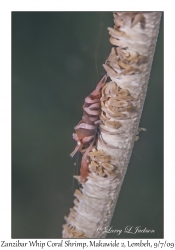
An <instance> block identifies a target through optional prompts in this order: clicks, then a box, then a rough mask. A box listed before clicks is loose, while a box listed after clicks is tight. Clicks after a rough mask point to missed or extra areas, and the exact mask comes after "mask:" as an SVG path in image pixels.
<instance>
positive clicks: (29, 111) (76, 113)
mask: <svg viewBox="0 0 175 250" xmlns="http://www.w3.org/2000/svg"><path fill="white" fill-rule="evenodd" d="M107 27H113V16H112V13H111V12H12V238H39V239H42V238H61V232H62V224H64V223H65V222H64V216H65V215H68V213H69V209H70V207H72V205H73V192H74V189H75V188H76V187H77V184H76V181H74V180H73V175H74V174H77V171H78V170H77V168H76V166H74V161H75V159H71V157H70V156H69V155H70V153H71V152H72V151H73V149H74V147H75V145H76V143H75V141H74V140H73V139H72V133H73V132H74V126H75V125H77V123H78V122H79V121H80V119H81V117H82V105H83V103H84V99H85V97H86V96H87V95H89V94H90V93H91V92H92V91H93V90H94V88H95V86H96V84H97V83H98V81H99V80H100V78H101V77H102V76H103V75H104V73H105V71H104V69H103V67H102V64H103V63H104V62H105V60H106V59H107V57H108V55H109V53H110V50H111V45H110V44H109V35H108V32H107ZM140 126H141V127H144V128H147V131H146V132H142V133H141V134H140V139H139V141H138V142H136V143H135V147H134V153H133V154H132V157H131V161H130V164H129V167H128V171H127V174H126V176H125V179H124V183H123V186H122V189H121V192H120V196H119V199H118V203H117V206H116V209H115V213H114V216H113V219H112V221H111V226H112V227H113V229H122V230H124V228H125V227H126V226H128V225H130V226H133V227H136V226H141V228H142V229H144V228H147V229H151V230H155V233H153V234H126V233H125V234H124V233H122V234H121V235H120V236H117V234H115V233H113V234H112V233H111V234H108V235H107V237H108V238H162V237H163V17H162V20H161V25H160V32H159V37H158V42H157V47H156V52H155V56H154V61H153V67H152V71H151V77H150V81H149V87H148V92H147V98H146V101H145V105H144V109H143V114H142V119H141V122H140Z"/></svg>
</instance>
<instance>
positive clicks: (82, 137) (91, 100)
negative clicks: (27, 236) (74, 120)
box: [70, 75, 107, 182]
mask: <svg viewBox="0 0 175 250" xmlns="http://www.w3.org/2000/svg"><path fill="white" fill-rule="evenodd" d="M106 79H107V75H104V76H103V78H102V79H101V80H100V82H99V83H98V84H97V86H96V88H95V90H94V91H93V92H92V93H91V94H90V95H89V96H87V97H86V98H85V103H84V105H83V116H82V120H81V121H80V122H79V123H78V125H77V126H75V127H74V129H75V132H76V133H73V139H74V140H76V141H77V146H76V147H75V149H74V151H73V152H72V153H71V154H70V156H71V157H73V156H74V155H75V153H76V152H77V151H81V149H82V147H83V146H84V145H85V144H87V143H90V145H89V146H88V147H87V148H86V151H85V153H84V154H83V157H82V161H81V169H80V179H81V182H85V181H86V177H87V175H88V163H87V155H88V153H89V151H90V150H91V149H92V147H93V145H94V142H95V138H96V135H97V128H98V123H99V121H100V120H99V113H100V90H101V88H102V87H103V86H104V85H105V83H106Z"/></svg>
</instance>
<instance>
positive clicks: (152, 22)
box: [63, 12, 161, 238]
mask: <svg viewBox="0 0 175 250" xmlns="http://www.w3.org/2000/svg"><path fill="white" fill-rule="evenodd" d="M113 16H114V24H115V25H114V28H108V31H109V34H110V35H111V38H110V42H111V44H112V45H114V47H113V48H112V50H111V53H110V55H109V57H108V59H107V60H106V62H105V64H104V65H103V66H104V68H105V70H106V72H107V75H108V77H109V78H110V79H111V81H109V82H107V83H106V84H105V86H104V87H103V88H102V91H101V99H100V101H101V114H100V120H101V122H100V124H99V130H100V135H99V136H98V142H97V144H96V145H95V146H94V147H93V148H92V150H91V151H90V152H89V154H88V157H89V160H88V168H89V174H88V176H87V181H86V182H84V183H81V184H82V188H81V189H80V190H76V191H75V194H74V195H75V197H76V198H75V200H74V207H73V208H72V209H71V210H70V214H69V215H68V217H65V220H66V224H65V225H63V237H64V238H105V236H106V232H105V230H104V229H105V228H106V227H108V226H109V225H110V221H111V218H112V215H113V212H114V209H115V206H116V203H117V199H118V196H119V192H120V189H121V186H122V183H123V179H124V176H125V174H126V171H127V167H128V163H129V160H130V156H131V153H132V149H133V145H134V142H135V140H136V138H138V131H139V128H138V127H139V122H140V117H141V113H142V109H143V105H144V100H145V97H146V91H147V86H148V80H149V75H150V70H151V65H152V61H153V55H154V51H155V46H156V41H157V36H158V30H159V22H160V18H161V12H114V14H113ZM76 178H77V179H78V181H80V182H81V180H80V177H78V176H77V177H76Z"/></svg>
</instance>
